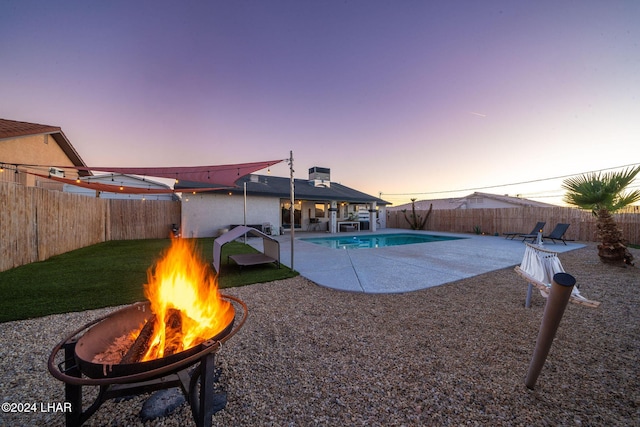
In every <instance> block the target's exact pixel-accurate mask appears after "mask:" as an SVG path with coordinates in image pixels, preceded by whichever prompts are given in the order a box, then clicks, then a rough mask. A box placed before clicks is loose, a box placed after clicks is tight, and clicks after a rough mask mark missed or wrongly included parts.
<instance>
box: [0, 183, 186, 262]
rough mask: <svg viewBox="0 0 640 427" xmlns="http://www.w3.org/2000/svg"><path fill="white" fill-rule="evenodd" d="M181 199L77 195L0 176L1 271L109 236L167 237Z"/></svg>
mask: <svg viewBox="0 0 640 427" xmlns="http://www.w3.org/2000/svg"><path fill="white" fill-rule="evenodd" d="M180 216H181V204H180V202H173V201H157V200H154V201H150V200H117V199H101V198H92V197H86V196H81V195H77V194H69V193H63V192H60V191H50V190H45V189H42V188H36V187H25V186H22V185H16V184H14V183H3V182H0V236H1V238H0V271H5V270H8V269H10V268H14V267H18V266H20V265H24V264H28V263H31V262H35V261H44V260H46V259H48V258H50V257H52V256H54V255H58V254H61V253H64V252H68V251H71V250H74V249H78V248H82V247H85V246H89V245H93V244H96V243H100V242H105V241H109V240H134V239H160V238H167V237H169V232H170V226H171V224H180Z"/></svg>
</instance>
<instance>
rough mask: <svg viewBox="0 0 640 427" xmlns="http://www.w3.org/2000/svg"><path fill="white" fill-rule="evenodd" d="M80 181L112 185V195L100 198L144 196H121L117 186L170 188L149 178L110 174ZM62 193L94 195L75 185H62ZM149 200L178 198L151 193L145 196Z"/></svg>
mask: <svg viewBox="0 0 640 427" xmlns="http://www.w3.org/2000/svg"><path fill="white" fill-rule="evenodd" d="M81 181H84V182H92V183H104V184H109V185H113V187H114V190H113V192H112V194H113V195H111V196H109V195H106V196H102V197H104V198H123V199H126V198H136V197H143V196H144V194H135V195H131V194H122V193H120V192H118V191H117V188H118V186H119V185H124V186H126V187H135V188H145V189H149V190H150V191H151V190H154V189H163V190H165V189H168V190H170V189H171V187H170V186H168V185H167V184H163V183H161V182H156V181H152V180H150V179H149V178H146V177H145V178H140V177H137V176H134V175H128V174H122V173H110V174H104V175H95V176H88V177H83V178H81ZM64 191H65V192H66V193H77V194H85V195H88V194H93V195H95V190H92V189H89V188H83V187H79V186H76V185H72V184H65V185H64ZM147 197H148V198H150V199H153V198H155V199H158V200H175V201H179V200H180V198H179V197H178V196H177V195H176V194H174V193H166V194H157V193H153V192H151V193H150V195H149V196H147Z"/></svg>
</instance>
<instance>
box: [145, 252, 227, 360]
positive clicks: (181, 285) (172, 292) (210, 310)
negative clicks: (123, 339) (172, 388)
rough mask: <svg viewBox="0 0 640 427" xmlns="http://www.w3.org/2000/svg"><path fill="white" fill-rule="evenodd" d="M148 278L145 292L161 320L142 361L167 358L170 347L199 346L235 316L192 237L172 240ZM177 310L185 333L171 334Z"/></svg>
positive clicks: (182, 330)
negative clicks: (169, 323) (171, 320)
mask: <svg viewBox="0 0 640 427" xmlns="http://www.w3.org/2000/svg"><path fill="white" fill-rule="evenodd" d="M147 279H148V282H149V283H148V284H146V285H145V286H144V293H145V296H146V297H147V299H149V301H150V303H151V311H152V312H153V313H154V315H155V316H156V319H157V321H156V322H155V326H154V331H153V336H152V338H151V340H150V344H149V349H148V351H147V352H146V354H145V355H144V356H143V358H142V361H146V360H153V359H158V358H161V357H163V356H164V355H165V348H167V347H172V348H174V349H176V351H174V352H178V351H183V350H187V349H189V348H191V347H193V346H195V345H198V344H200V343H201V342H203V341H206V340H208V339H210V338H212V337H213V336H215V335H216V334H218V333H219V332H221V331H222V330H223V329H224V328H225V327H226V326H227V325H229V323H231V321H232V319H233V316H234V312H233V310H232V306H231V303H230V302H229V301H227V300H224V299H222V298H221V296H220V293H219V292H218V283H217V280H216V277H215V276H214V275H213V271H212V270H211V268H210V267H209V266H208V265H207V264H206V263H205V262H204V261H203V260H202V259H201V257H200V256H199V255H198V254H197V253H196V248H195V243H193V241H191V240H189V239H172V241H171V246H170V247H169V249H167V251H166V252H165V255H164V258H162V259H160V260H159V261H158V262H157V263H156V265H155V271H154V269H153V267H152V268H150V269H149V270H148V271H147ZM172 309H174V310H172ZM175 310H179V315H180V322H181V332H179V333H175V331H172V333H171V334H167V322H168V321H169V320H170V319H169V318H170V317H171V315H172V312H173V315H174V316H175ZM168 341H171V342H168Z"/></svg>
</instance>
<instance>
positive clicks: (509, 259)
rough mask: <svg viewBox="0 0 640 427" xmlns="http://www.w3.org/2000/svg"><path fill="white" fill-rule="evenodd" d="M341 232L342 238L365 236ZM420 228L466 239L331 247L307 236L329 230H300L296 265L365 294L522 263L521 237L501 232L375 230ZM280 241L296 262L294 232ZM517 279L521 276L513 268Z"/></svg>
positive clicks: (561, 248) (318, 279) (310, 275)
mask: <svg viewBox="0 0 640 427" xmlns="http://www.w3.org/2000/svg"><path fill="white" fill-rule="evenodd" d="M367 233H368V232H366V231H363V232H360V233H340V237H344V236H354V235H364V234H367ZM382 233H385V234H390V233H420V234H432V235H445V236H456V237H464V239H459V240H450V241H440V242H431V243H417V244H411V245H404V246H391V247H384V248H374V249H354V250H344V249H331V248H327V247H323V246H320V245H317V244H314V243H310V242H306V241H304V240H301V239H304V238H310V237H333V236H336V235H330V234H327V233H307V232H305V233H296V234H295V236H294V237H295V241H294V253H293V264H294V269H295V270H296V271H298V272H299V273H300V274H301V275H302V276H304V277H306V278H307V279H309V280H311V281H313V282H315V283H317V284H318V285H321V286H326V287H329V288H333V289H339V290H343V291H351V292H364V293H402V292H411V291H416V290H419V289H424V288H429V287H432V286H438V285H442V284H445V283H449V282H453V281H456V280H460V279H465V278H468V277H472V276H476V275H478V274H482V273H487V272H489V271H494V270H499V269H502V268H506V267H510V266H515V265H518V264H520V262H521V261H522V257H523V255H524V249H525V245H524V243H522V239H514V240H508V239H505V238H504V237H502V236H482V235H475V234H453V233H440V232H434V231H412V230H401V229H384V230H379V231H377V232H376V234H382ZM276 239H277V240H278V241H279V242H280V254H281V255H280V260H281V262H282V263H283V264H284V265H286V266H288V267H291V236H290V235H289V234H286V235H283V236H276ZM248 243H249V244H251V245H252V246H254V247H255V248H257V249H258V250H261V249H262V248H261V246H262V239H250V240H249V241H248ZM583 246H584V245H582V244H579V243H574V242H567V245H566V246H565V245H563V244H562V243H557V244H553V243H551V242H546V243H545V247H546V248H548V249H551V250H554V251H557V252H566V251H571V250H574V249H578V248H582V247H583ZM514 280H521V279H519V278H517V276H516V275H515V273H514Z"/></svg>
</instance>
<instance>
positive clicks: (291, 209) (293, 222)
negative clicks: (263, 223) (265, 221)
mask: <svg viewBox="0 0 640 427" xmlns="http://www.w3.org/2000/svg"><path fill="white" fill-rule="evenodd" d="M289 171H290V174H291V190H290V193H291V206H290V207H289V218H290V220H291V270H293V242H294V233H295V231H294V230H295V228H296V220H295V206H294V202H295V185H294V182H293V173H294V172H295V171H294V170H293V151H289Z"/></svg>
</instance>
